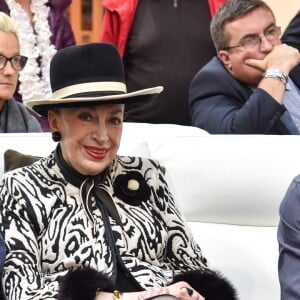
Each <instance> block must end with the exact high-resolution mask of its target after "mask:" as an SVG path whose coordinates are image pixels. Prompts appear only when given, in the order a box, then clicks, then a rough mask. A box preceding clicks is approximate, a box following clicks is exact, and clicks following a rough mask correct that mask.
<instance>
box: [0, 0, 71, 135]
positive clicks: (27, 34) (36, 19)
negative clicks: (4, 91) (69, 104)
mask: <svg viewBox="0 0 300 300" xmlns="http://www.w3.org/2000/svg"><path fill="white" fill-rule="evenodd" d="M70 4H71V0H0V11H3V12H5V13H7V14H8V15H10V16H11V18H12V19H13V21H14V23H15V25H16V27H17V30H18V34H19V41H20V47H21V51H22V53H24V55H25V56H27V57H28V61H27V65H26V68H25V69H24V70H22V72H20V77H19V85H18V89H17V90H16V94H15V98H16V99H17V100H19V101H23V103H25V104H26V102H27V100H30V99H36V98H41V97H50V95H51V88H50V83H49V65H50V61H51V59H52V57H53V55H54V54H55V53H56V51H57V50H60V49H62V48H64V47H67V46H71V45H74V44H75V39H74V34H73V31H72V28H71V26H70V23H69V21H68V19H67V17H66V15H65V10H66V8H67V7H68V6H69V5H70ZM37 118H38V120H39V121H40V124H41V126H42V128H43V130H44V131H49V125H48V121H47V118H40V117H38V116H37Z"/></svg>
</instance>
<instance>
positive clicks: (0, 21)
mask: <svg viewBox="0 0 300 300" xmlns="http://www.w3.org/2000/svg"><path fill="white" fill-rule="evenodd" d="M0 31H2V32H6V33H12V34H14V35H15V36H16V37H17V38H18V32H17V28H16V26H15V24H14V22H13V20H12V18H11V17H10V16H8V15H7V14H5V13H4V12H0Z"/></svg>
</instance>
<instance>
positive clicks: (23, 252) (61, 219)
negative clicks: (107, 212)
mask: <svg viewBox="0 0 300 300" xmlns="http://www.w3.org/2000/svg"><path fill="white" fill-rule="evenodd" d="M131 172H135V173H136V172H138V173H139V174H140V175H141V176H136V174H135V176H134V178H143V180H144V182H146V183H147V185H148V187H149V188H150V191H151V193H150V196H149V197H148V198H147V199H143V200H141V201H140V203H137V202H136V201H135V202H134V205H133V204H132V203H131V204H128V203H126V199H125V198H124V199H125V200H122V199H120V198H118V197H117V196H116V195H115V191H114V182H115V179H116V178H117V177H118V176H119V175H126V174H130V173H131ZM129 177H130V176H129ZM98 188H100V189H101V190H103V191H105V192H106V194H108V195H109V196H110V197H111V199H112V201H113V202H114V205H115V207H116V208H117V211H118V213H119V216H120V218H121V222H122V224H121V226H120V225H119V224H118V223H117V222H116V221H115V220H114V219H113V218H112V217H108V220H109V223H110V226H111V229H112V232H113V235H114V237H115V245H116V248H117V249H118V251H119V253H120V257H121V258H122V261H123V263H124V265H125V266H126V268H127V270H128V271H129V272H130V273H131V274H132V276H133V277H134V278H136V280H137V281H138V283H139V284H140V285H141V287H142V288H147V287H152V286H163V285H166V284H168V283H169V282H170V281H171V280H172V278H173V275H174V274H176V273H180V272H182V271H187V270H193V269H201V268H206V259H205V258H204V257H203V256H202V253H201V250H200V248H199V246H198V245H197V244H196V243H195V241H194V240H193V238H192V236H191V233H190V230H189V228H188V227H187V226H186V223H185V221H184V219H183V217H182V216H181V214H180V212H179V211H178V210H177V208H176V206H175V203H174V200H173V197H172V195H171V194H170V192H169V189H168V186H167V184H166V182H165V180H164V177H163V174H162V173H161V171H160V168H159V165H158V163H157V162H156V161H153V160H147V159H142V158H135V157H117V158H116V160H115V161H114V162H113V163H112V165H111V167H110V169H109V170H108V171H107V173H106V176H105V178H104V179H103V180H102V181H101V182H100V183H99V186H98ZM124 192H125V193H127V192H126V189H124ZM80 194H82V191H80V187H77V186H75V185H72V184H70V183H69V182H67V181H66V179H65V177H63V175H62V173H61V170H60V168H59V167H58V164H57V163H56V161H55V159H54V154H51V155H50V156H49V157H47V158H43V159H41V160H39V161H38V162H36V163H34V164H33V165H31V166H28V167H24V168H22V169H17V170H15V171H11V172H8V173H6V174H5V175H4V177H3V180H2V182H1V183H0V199H1V203H0V224H1V232H3V233H4V235H5V243H6V247H7V251H8V252H7V257H6V262H5V266H4V275H3V279H2V284H3V286H4V290H5V294H6V297H7V299H9V300H17V299H18V300H19V299H22V300H26V299H39V300H41V299H48V300H49V299H56V296H57V291H58V279H59V277H60V276H62V275H65V274H66V272H67V271H68V270H73V269H77V268H79V267H83V266H86V267H87V266H89V267H92V268H94V269H96V270H98V271H102V272H104V273H105V274H107V275H108V276H111V275H112V272H113V267H114V264H113V261H114V259H115V258H114V257H113V255H112V252H111V248H109V245H108V243H107V240H108V236H107V235H106V232H105V224H104V222H105V218H103V215H102V214H101V212H100V209H99V206H98V205H97V203H96V200H95V197H94V198H92V201H91V202H90V203H84V200H83V199H84V198H81V196H80ZM118 195H121V196H119V197H122V193H119V192H118Z"/></svg>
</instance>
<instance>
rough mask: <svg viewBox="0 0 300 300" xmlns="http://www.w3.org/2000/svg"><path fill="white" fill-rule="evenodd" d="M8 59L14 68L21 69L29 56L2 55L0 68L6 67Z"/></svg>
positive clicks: (0, 56)
mask: <svg viewBox="0 0 300 300" xmlns="http://www.w3.org/2000/svg"><path fill="white" fill-rule="evenodd" d="M8 61H9V62H10V64H11V66H12V68H13V69H15V70H17V71H20V70H22V69H23V68H24V67H25V65H26V62H27V57H26V56H23V55H15V56H12V57H10V58H8V57H6V56H4V55H0V70H2V69H4V68H5V66H6V64H7V62H8Z"/></svg>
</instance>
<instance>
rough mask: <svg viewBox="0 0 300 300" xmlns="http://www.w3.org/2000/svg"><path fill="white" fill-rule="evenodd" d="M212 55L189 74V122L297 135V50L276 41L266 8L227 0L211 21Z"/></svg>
mask: <svg viewBox="0 0 300 300" xmlns="http://www.w3.org/2000/svg"><path fill="white" fill-rule="evenodd" d="M211 34H212V38H213V40H214V43H215V47H216V50H217V56H216V57H214V58H213V59H212V60H210V61H209V62H208V63H207V64H206V65H205V66H204V67H203V68H201V69H200V70H199V72H198V73H197V74H196V75H195V77H194V78H193V81H192V83H191V87H190V95H189V105H190V112H191V117H192V124H193V126H196V127H200V128H202V129H205V130H207V131H208V132H209V133H217V134H222V133H225V134H299V129H300V109H299V105H298V102H299V101H300V90H299V88H300V66H299V60H300V55H299V51H298V50H297V49H295V48H293V47H291V46H288V45H286V44H282V43H281V41H280V35H281V30H280V27H278V26H277V24H276V20H275V17H274V14H273V12H272V10H271V9H270V7H269V6H268V5H267V4H266V3H265V2H263V1H260V0H229V1H228V2H227V3H225V4H224V5H223V6H222V7H221V8H220V9H219V11H218V12H217V14H216V15H215V17H214V18H213V20H212V23H211Z"/></svg>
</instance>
